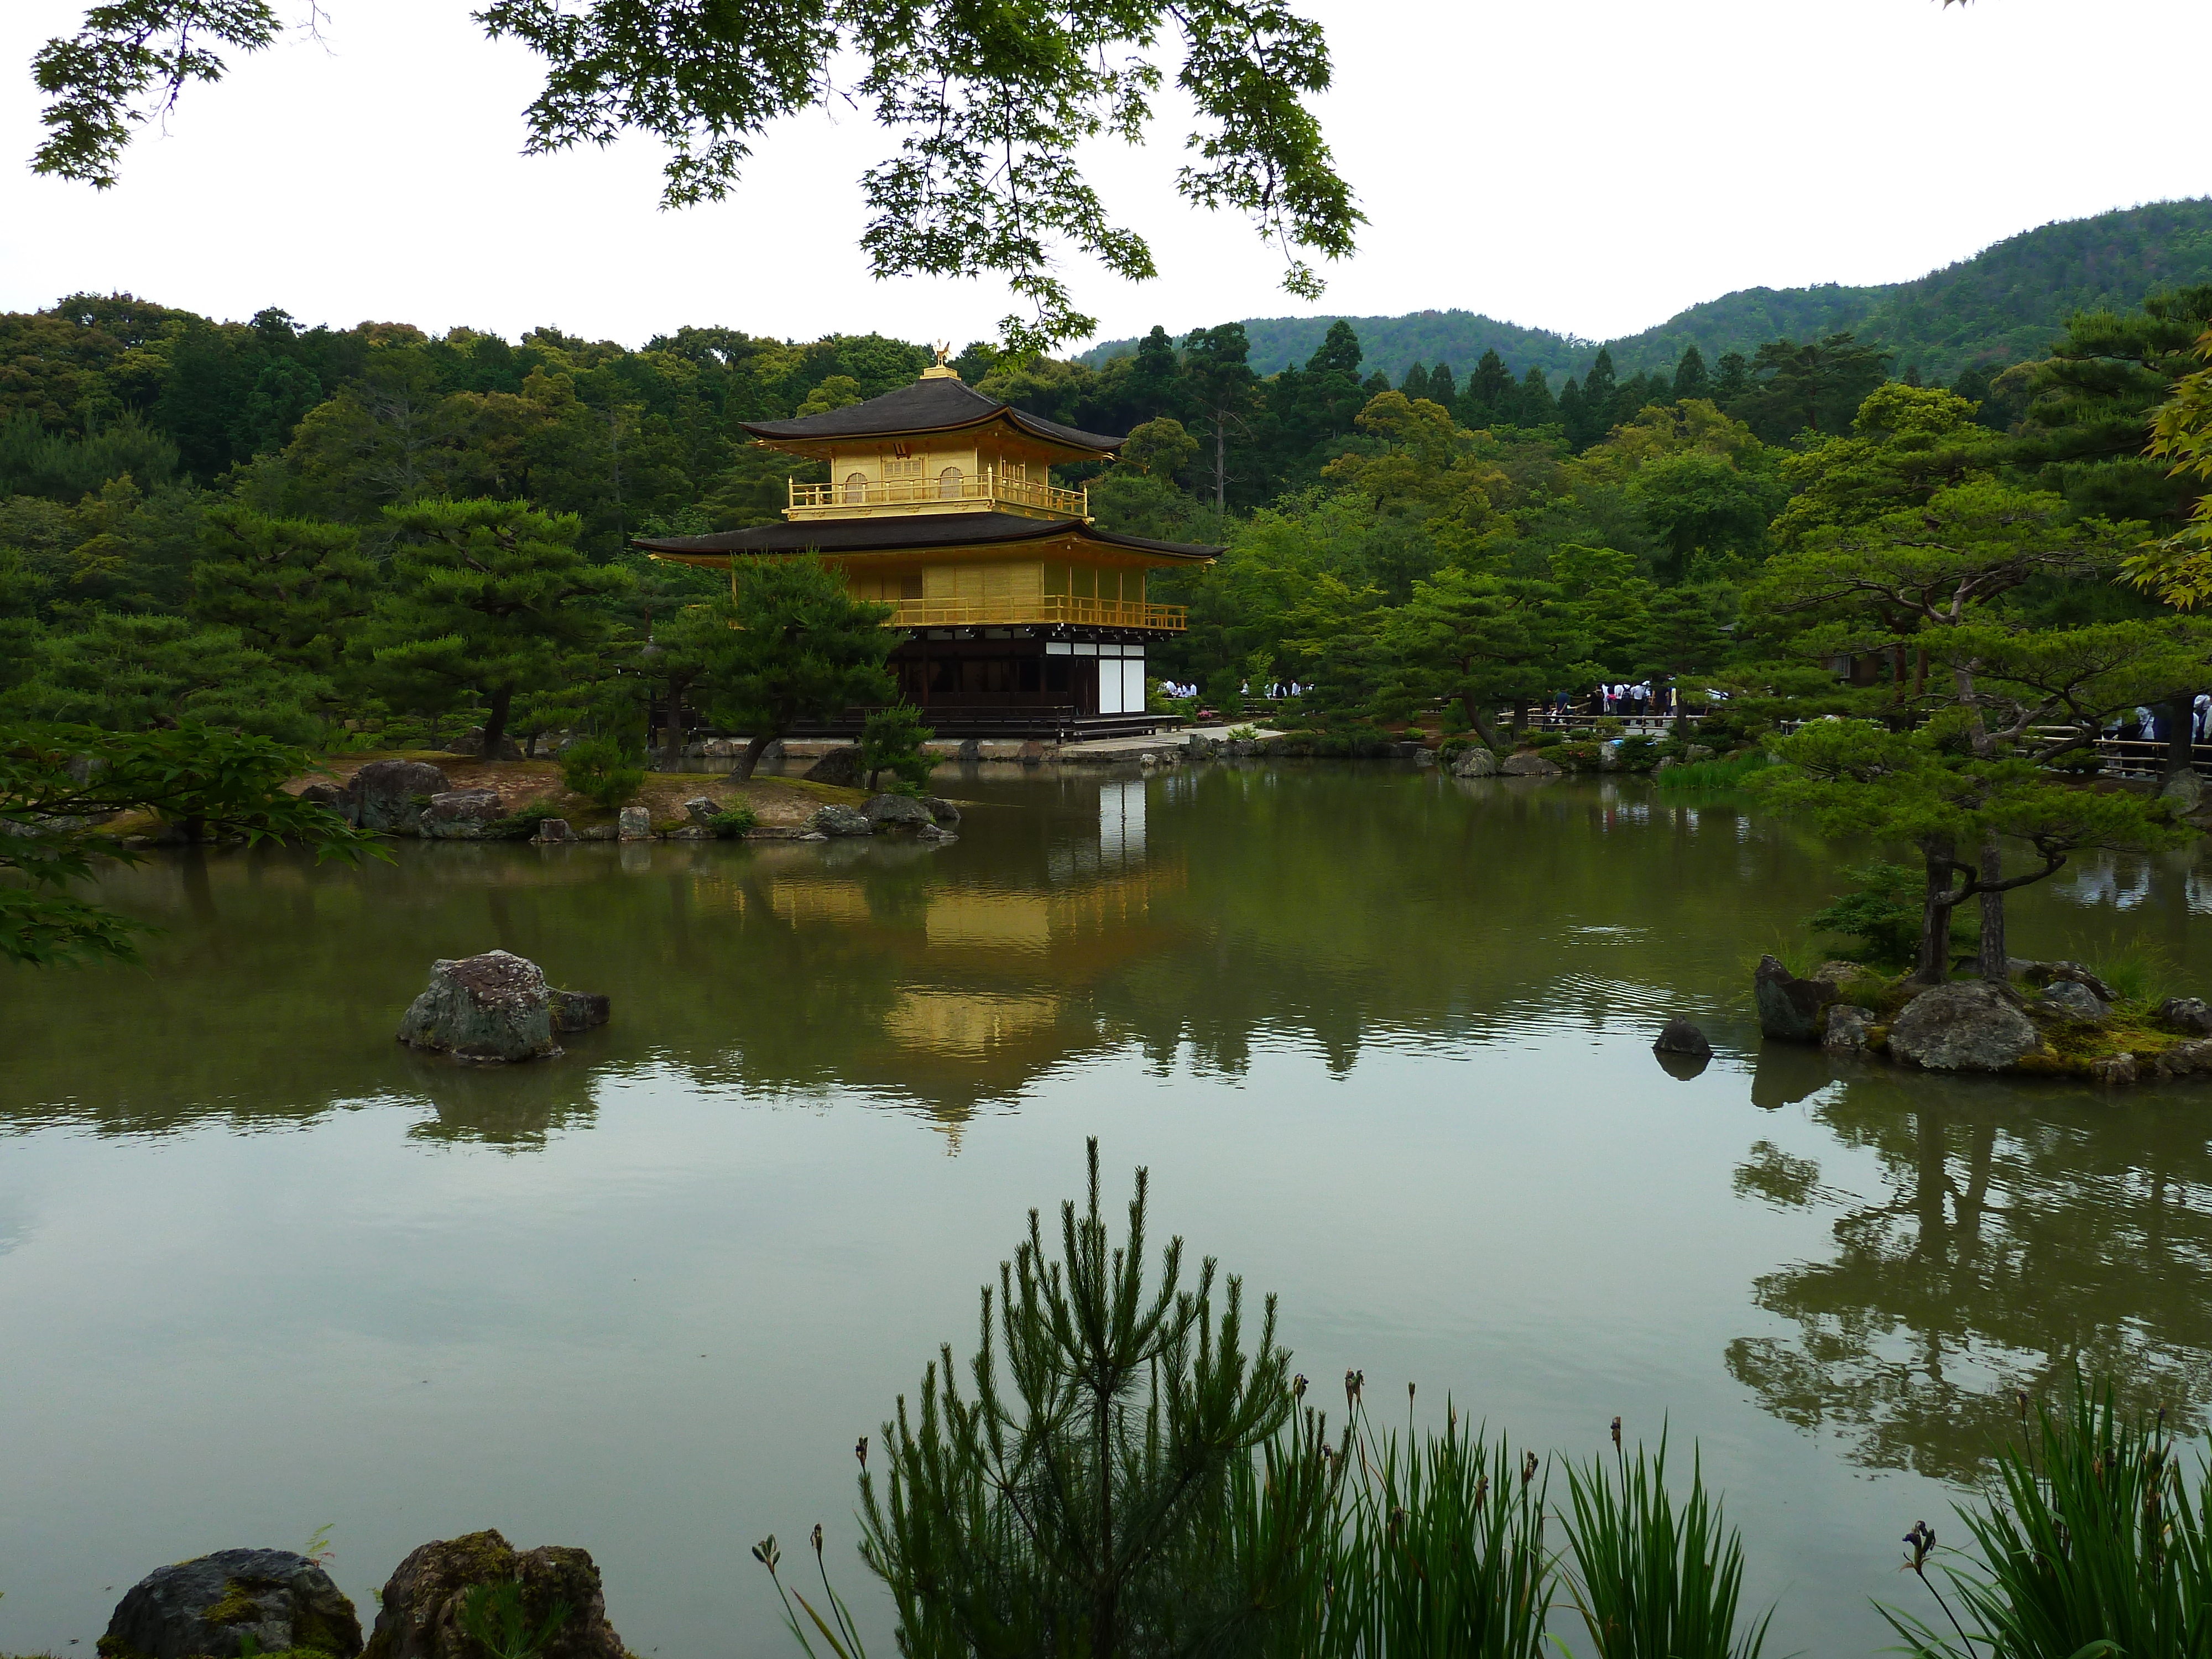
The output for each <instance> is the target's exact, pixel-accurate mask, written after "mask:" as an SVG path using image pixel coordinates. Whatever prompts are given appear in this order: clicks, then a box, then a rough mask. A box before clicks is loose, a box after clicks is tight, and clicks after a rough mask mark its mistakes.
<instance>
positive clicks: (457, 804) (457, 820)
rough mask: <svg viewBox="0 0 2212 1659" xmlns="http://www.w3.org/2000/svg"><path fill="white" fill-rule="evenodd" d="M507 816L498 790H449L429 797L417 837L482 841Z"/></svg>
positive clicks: (439, 839)
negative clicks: (428, 803) (494, 825)
mask: <svg viewBox="0 0 2212 1659" xmlns="http://www.w3.org/2000/svg"><path fill="white" fill-rule="evenodd" d="M504 816H505V812H504V811H503V809H502V808H501V805H500V802H499V791H498V790H496V789H448V790H446V791H444V792H443V793H440V794H435V795H433V796H431V797H430V805H429V806H428V809H427V810H426V811H424V812H423V814H422V823H421V824H420V825H419V826H418V833H420V834H421V835H422V836H425V837H427V838H428V839H429V840H432V841H481V840H483V836H484V832H485V831H486V830H487V829H490V828H491V826H492V825H493V824H495V823H498V822H499V820H500V819H501V817H504Z"/></svg>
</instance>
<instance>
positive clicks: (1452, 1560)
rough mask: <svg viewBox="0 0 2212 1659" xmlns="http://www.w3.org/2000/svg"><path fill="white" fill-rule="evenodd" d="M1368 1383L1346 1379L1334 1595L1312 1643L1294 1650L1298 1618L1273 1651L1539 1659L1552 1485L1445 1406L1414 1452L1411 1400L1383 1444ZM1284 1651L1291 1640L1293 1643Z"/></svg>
mask: <svg viewBox="0 0 2212 1659" xmlns="http://www.w3.org/2000/svg"><path fill="white" fill-rule="evenodd" d="M1363 1384H1364V1377H1362V1376H1360V1375H1359V1374H1358V1373H1357V1372H1355V1373H1352V1374H1351V1375H1349V1376H1346V1389H1347V1393H1348V1394H1349V1395H1350V1396H1351V1398H1350V1401H1349V1403H1350V1405H1351V1408H1352V1439H1353V1445H1352V1457H1351V1458H1350V1459H1349V1460H1347V1461H1348V1462H1350V1463H1351V1465H1352V1469H1353V1471H1354V1473H1353V1474H1352V1475H1350V1476H1348V1477H1347V1478H1346V1481H1345V1486H1344V1491H1343V1493H1342V1496H1341V1498H1340V1504H1339V1508H1340V1512H1341V1513H1342V1514H1343V1517H1344V1518H1343V1522H1342V1524H1340V1526H1339V1527H1338V1528H1337V1529H1336V1531H1335V1535H1334V1541H1333V1546H1332V1548H1331V1550H1330V1553H1329V1559H1328V1574H1327V1582H1328V1584H1329V1585H1330V1587H1331V1591H1330V1594H1329V1595H1328V1600H1327V1614H1326V1617H1325V1619H1324V1620H1323V1621H1322V1630H1321V1631H1320V1632H1318V1633H1317V1634H1318V1639H1315V1640H1312V1641H1310V1642H1307V1643H1301V1642H1299V1641H1298V1640H1297V1635H1296V1634H1295V1633H1294V1632H1295V1626H1294V1623H1293V1621H1294V1620H1295V1618H1296V1612H1295V1610H1290V1611H1289V1613H1288V1617H1286V1618H1285V1620H1284V1623H1285V1625H1290V1626H1292V1628H1291V1630H1281V1631H1280V1633H1279V1634H1278V1636H1277V1638H1276V1642H1275V1644H1274V1645H1273V1647H1271V1649H1270V1650H1271V1651H1276V1652H1285V1653H1291V1652H1296V1653H1301V1654H1310V1655H1313V1656H1316V1659H1337V1656H1342V1659H1354V1656H1362V1659H1373V1656H1380V1655H1383V1654H1450V1655H1456V1656H1464V1659H1538V1656H1539V1655H1541V1654H1542V1653H1543V1652H1544V1651H1545V1650H1546V1649H1545V1639H1544V1626H1545V1621H1546V1619H1547V1616H1548V1615H1549V1613H1550V1610H1551V1606H1552V1600H1553V1595H1554V1594H1555V1579H1554V1576H1553V1574H1554V1569H1553V1559H1552V1555H1551V1553H1550V1552H1549V1551H1547V1549H1546V1548H1545V1547H1544V1515H1545V1502H1546V1495H1547V1489H1548V1486H1549V1484H1550V1483H1549V1480H1548V1479H1547V1480H1538V1479H1537V1476H1538V1474H1539V1472H1540V1469H1541V1465H1540V1464H1539V1463H1538V1462H1537V1460H1536V1458H1535V1457H1534V1455H1528V1456H1527V1457H1525V1458H1522V1457H1516V1456H1515V1455H1513V1453H1512V1451H1511V1450H1510V1448H1509V1447H1508V1446H1507V1444H1506V1443H1505V1441H1504V1439H1503V1438H1502V1437H1501V1438H1500V1439H1499V1440H1498V1443H1497V1444H1496V1445H1495V1446H1494V1447H1492V1446H1490V1445H1488V1444H1486V1442H1485V1438H1484V1435H1483V1432H1482V1431H1481V1429H1480V1427H1478V1426H1476V1425H1474V1424H1471V1423H1462V1422H1461V1421H1460V1419H1459V1413H1457V1411H1456V1410H1452V1409H1450V1408H1449V1407H1447V1412H1446V1418H1447V1425H1446V1428H1445V1430H1444V1432H1443V1434H1441V1435H1437V1434H1433V1433H1432V1434H1430V1435H1427V1436H1425V1437H1423V1438H1422V1439H1421V1440H1420V1441H1419V1443H1418V1444H1416V1443H1415V1441H1414V1437H1413V1425H1412V1422H1411V1420H1410V1419H1411V1411H1412V1390H1411V1389H1408V1390H1407V1413H1408V1422H1407V1432H1406V1440H1405V1442H1404V1443H1403V1444H1402V1445H1401V1443H1400V1441H1399V1438H1398V1436H1397V1434H1396V1433H1395V1431H1393V1432H1392V1433H1391V1434H1390V1435H1389V1437H1388V1438H1387V1439H1383V1438H1379V1437H1377V1436H1376V1434H1375V1432H1374V1431H1373V1429H1372V1427H1371V1425H1370V1423H1369V1422H1368V1419H1367V1413H1366V1408H1365V1404H1364V1397H1363V1393H1364V1389H1363V1386H1362V1385H1363ZM1286 1638H1287V1639H1286Z"/></svg>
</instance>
